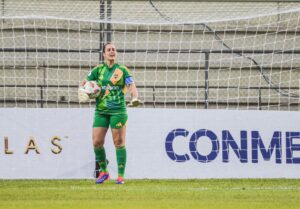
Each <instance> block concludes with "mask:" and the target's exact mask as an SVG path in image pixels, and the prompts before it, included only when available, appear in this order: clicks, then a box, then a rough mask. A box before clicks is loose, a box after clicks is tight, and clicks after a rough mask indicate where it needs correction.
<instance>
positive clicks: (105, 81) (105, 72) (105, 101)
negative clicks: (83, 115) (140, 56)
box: [87, 63, 133, 114]
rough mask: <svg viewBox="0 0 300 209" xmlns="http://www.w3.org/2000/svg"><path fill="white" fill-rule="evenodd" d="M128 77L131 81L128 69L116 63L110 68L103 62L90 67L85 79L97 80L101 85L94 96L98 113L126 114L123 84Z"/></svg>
mask: <svg viewBox="0 0 300 209" xmlns="http://www.w3.org/2000/svg"><path fill="white" fill-rule="evenodd" d="M128 79H129V80H131V81H132V82H133V80H132V75H131V72H130V70H129V69H128V68H127V67H125V66H122V65H119V64H117V63H116V64H114V65H113V66H112V67H111V68H109V67H108V65H107V64H106V63H104V64H101V65H98V66H96V67H95V68H93V69H92V71H91V72H90V73H89V75H88V76H87V80H88V81H97V82H98V84H99V85H100V86H101V94H100V96H99V97H97V98H96V110H97V111H98V112H99V113H100V114H120V113H121V114H122V113H124V114H126V102H125V94H126V87H125V85H126V83H127V80H128ZM125 81H126V83H125Z"/></svg>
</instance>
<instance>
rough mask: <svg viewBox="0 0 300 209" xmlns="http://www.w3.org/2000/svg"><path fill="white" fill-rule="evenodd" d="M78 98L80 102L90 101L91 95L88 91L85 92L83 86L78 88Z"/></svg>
mask: <svg viewBox="0 0 300 209" xmlns="http://www.w3.org/2000/svg"><path fill="white" fill-rule="evenodd" d="M78 99H79V102H80V103H85V102H89V101H90V97H89V95H88V94H87V93H85V91H84V89H83V87H82V86H80V87H79V89H78Z"/></svg>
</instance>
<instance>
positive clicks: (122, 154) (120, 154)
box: [94, 146, 127, 177]
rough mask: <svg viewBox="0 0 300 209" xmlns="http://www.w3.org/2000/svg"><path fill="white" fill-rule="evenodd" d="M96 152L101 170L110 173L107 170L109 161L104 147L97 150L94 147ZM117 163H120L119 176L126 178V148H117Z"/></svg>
mask: <svg viewBox="0 0 300 209" xmlns="http://www.w3.org/2000/svg"><path fill="white" fill-rule="evenodd" d="M94 152H95V155H96V161H97V162H99V165H100V168H101V170H102V171H103V172H108V170H107V161H106V154H105V149H104V147H101V148H97V147H94ZM116 155H117V163H118V175H119V176H121V177H124V173H125V166H126V159H127V154H126V147H125V146H124V147H118V148H116Z"/></svg>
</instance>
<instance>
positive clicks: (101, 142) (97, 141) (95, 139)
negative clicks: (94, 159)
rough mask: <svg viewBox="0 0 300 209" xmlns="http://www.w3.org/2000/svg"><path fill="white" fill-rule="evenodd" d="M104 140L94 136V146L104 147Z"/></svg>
mask: <svg viewBox="0 0 300 209" xmlns="http://www.w3.org/2000/svg"><path fill="white" fill-rule="evenodd" d="M103 145H104V142H103V140H99V139H97V138H93V146H94V147H103Z"/></svg>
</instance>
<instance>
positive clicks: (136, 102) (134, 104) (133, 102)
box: [127, 98, 143, 107]
mask: <svg viewBox="0 0 300 209" xmlns="http://www.w3.org/2000/svg"><path fill="white" fill-rule="evenodd" d="M140 104H143V102H142V101H141V100H139V99H137V98H133V99H132V100H131V101H130V102H129V104H128V105H127V107H137V106H139V105H140Z"/></svg>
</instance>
